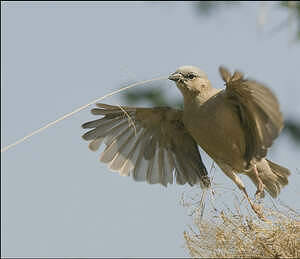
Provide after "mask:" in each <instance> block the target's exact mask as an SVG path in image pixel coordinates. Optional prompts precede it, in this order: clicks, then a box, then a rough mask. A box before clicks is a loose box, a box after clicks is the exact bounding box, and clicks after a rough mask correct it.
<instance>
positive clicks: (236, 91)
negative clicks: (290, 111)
mask: <svg viewBox="0 0 300 259" xmlns="http://www.w3.org/2000/svg"><path fill="white" fill-rule="evenodd" d="M220 74H221V77H222V78H223V80H224V81H225V83H226V91H225V93H226V98H228V100H230V101H231V102H232V103H233V105H234V107H235V108H236V110H237V113H238V115H239V117H240V120H241V124H242V127H243V128H244V131H245V140H246V152H245V159H246V161H247V162H248V164H249V163H250V161H251V160H252V159H253V158H255V159H257V160H260V159H261V158H263V157H265V156H266V154H267V149H268V147H270V146H271V145H272V142H273V140H274V139H275V138H276V137H277V136H278V135H279V133H280V131H281V129H282V127H283V117H282V114H281V112H280V110H279V104H278V101H277V99H276V97H275V96H274V94H273V93H272V92H271V91H270V90H269V89H268V88H267V87H265V86H264V85H262V84H260V83H258V82H256V81H254V80H250V79H245V78H244V76H243V74H242V73H241V72H239V71H236V72H234V74H233V75H231V74H230V72H228V70H227V69H226V68H224V67H220Z"/></svg>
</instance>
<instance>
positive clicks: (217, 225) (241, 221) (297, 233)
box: [184, 202, 300, 258]
mask: <svg viewBox="0 0 300 259" xmlns="http://www.w3.org/2000/svg"><path fill="white" fill-rule="evenodd" d="M201 204H202V203H201ZM244 206H245V205H243V203H242V202H241V203H239V206H237V207H236V208H235V209H234V210H232V209H229V208H227V209H226V208H225V209H223V210H217V209H215V208H214V209H212V210H210V211H209V213H206V215H205V216H203V207H202V205H199V206H198V208H197V209H196V210H195V213H194V214H193V219H194V223H195V226H196V227H193V228H192V227H191V228H190V231H187V232H184V238H185V241H186V247H187V249H188V251H189V254H190V256H191V257H198V258H199V257H200V258H201V257H204V258H207V257H214V258H254V257H255V258H300V215H299V213H297V212H296V211H294V210H292V209H290V208H288V207H282V209H278V207H277V206H276V207H274V206H272V208H265V207H263V211H264V214H265V216H266V217H267V218H268V219H269V222H264V221H262V220H260V219H259V218H257V216H256V215H255V214H253V213H249V211H247V209H246V210H245V207H244Z"/></svg>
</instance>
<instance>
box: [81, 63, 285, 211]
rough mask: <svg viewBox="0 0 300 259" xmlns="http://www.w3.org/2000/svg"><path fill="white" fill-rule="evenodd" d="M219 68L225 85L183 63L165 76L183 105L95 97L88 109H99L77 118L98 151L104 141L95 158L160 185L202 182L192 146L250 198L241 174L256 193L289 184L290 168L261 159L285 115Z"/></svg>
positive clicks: (205, 179)
mask: <svg viewBox="0 0 300 259" xmlns="http://www.w3.org/2000/svg"><path fill="white" fill-rule="evenodd" d="M219 73H220V75H221V78H222V79H223V81H224V85H225V88H224V89H217V88H214V87H213V86H212V84H211V82H210V81H209V79H208V77H207V75H206V73H205V72H204V71H202V70H201V69H200V68H198V67H195V66H181V67H179V68H178V69H177V70H176V71H175V72H174V73H171V74H170V75H169V77H168V79H169V80H171V81H174V82H175V84H176V86H177V88H178V89H179V90H180V92H181V94H182V96H183V109H182V110H179V109H174V108H172V107H153V108H142V107H129V106H116V105H115V106H114V105H108V104H103V103H97V104H96V106H97V108H94V109H92V110H91V113H92V114H94V115H101V116H102V117H101V118H100V119H97V120H93V121H89V122H86V123H84V124H83V125H82V127H83V128H84V129H89V131H87V132H86V133H85V134H83V136H82V137H83V139H85V140H87V141H90V143H89V148H90V149H91V150H92V151H97V150H98V149H99V147H100V145H101V144H102V143H105V145H106V148H105V149H104V151H103V152H102V154H101V156H100V161H102V162H104V163H107V164H108V166H109V168H110V169H111V170H112V171H117V172H119V174H120V175H122V176H129V175H131V176H132V177H133V179H134V180H135V181H146V182H148V183H150V184H156V183H160V184H162V185H163V186H167V185H168V184H172V183H177V184H180V185H183V184H186V183H188V184H189V185H191V186H194V185H200V186H201V187H202V188H208V187H210V186H211V180H210V177H209V176H208V172H207V169H206V167H205V165H204V163H203V161H202V158H201V155H200V152H199V149H198V146H200V147H201V148H202V150H204V151H205V152H206V153H207V154H208V155H209V156H210V157H211V158H212V160H213V161H214V162H215V163H216V164H217V165H218V166H219V167H220V169H221V170H222V171H223V172H224V173H225V175H226V176H228V177H229V178H230V179H231V180H232V181H233V182H234V183H235V184H236V185H237V187H238V188H239V189H240V190H241V191H242V192H243V193H244V195H245V196H246V198H247V199H248V201H249V203H250V205H251V207H252V209H253V210H254V211H255V212H256V213H257V214H258V215H261V212H260V211H259V209H258V207H257V206H256V204H254V203H253V202H252V200H251V199H250V198H249V195H248V193H247V191H246V187H245V185H244V183H243V182H242V180H241V179H240V177H239V176H238V175H239V174H245V175H247V176H248V177H249V178H250V179H251V180H252V182H253V183H254V184H255V185H256V186H257V190H256V193H255V196H256V198H262V197H264V195H265V190H266V191H267V192H268V193H269V194H270V195H271V196H272V197H274V198H275V197H277V196H278V195H279V193H280V190H281V189H282V187H284V186H285V185H287V184H288V176H289V175H290V171H289V169H287V168H285V167H283V166H281V165H278V164H276V163H274V162H272V161H270V160H268V159H267V158H266V156H267V152H268V149H269V148H270V147H271V145H272V144H273V141H274V140H275V139H276V138H277V137H278V135H279V134H280V132H281V130H282V128H283V124H284V123H283V116H282V113H281V111H280V106H279V103H278V100H277V98H276V97H275V95H274V94H273V93H272V91H271V90H270V89H269V88H268V87H266V86H265V85H263V84H262V83H259V82H257V81H255V80H252V79H249V78H246V77H245V76H244V74H243V73H242V72H240V71H238V70H236V71H235V72H234V73H233V74H231V73H230V72H229V70H228V69H227V68H225V67H224V66H220V67H219Z"/></svg>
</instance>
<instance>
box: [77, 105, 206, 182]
mask: <svg viewBox="0 0 300 259" xmlns="http://www.w3.org/2000/svg"><path fill="white" fill-rule="evenodd" d="M97 106H98V107H99V108H95V109H92V110H91V112H92V114H94V115H102V116H104V117H103V118H101V119H98V120H94V121H90V122H87V123H84V124H83V125H82V127H83V128H85V129H86V128H88V129H91V130H90V131H88V132H86V133H85V134H84V135H83V136H82V137H83V138H84V139H85V140H90V141H91V142H90V144H89V148H90V149H91V150H93V151H96V150H98V148H99V147H100V145H101V143H102V142H104V143H105V144H106V148H105V150H104V151H103V153H102V154H101V156H100V161H102V162H104V163H108V166H109V168H110V169H111V170H113V171H118V172H119V173H120V175H125V176H128V175H129V174H130V173H131V175H132V176H133V178H134V180H136V181H147V182H148V183H151V184H154V183H161V184H162V185H164V186H166V185H167V184H168V183H170V184H172V183H173V181H174V180H173V179H174V175H175V177H176V182H177V183H178V184H185V183H189V184H190V185H194V184H197V183H200V184H201V185H202V186H203V187H208V186H209V185H210V180H209V178H208V176H207V171H206V169H205V166H204V164H203V162H202V159H201V156H200V153H199V150H198V146H197V144H196V142H195V141H194V139H193V138H192V137H191V135H190V134H189V133H188V132H187V131H186V129H185V128H184V125H183V123H182V111H179V110H175V109H172V108H169V107H158V108H134V107H126V106H111V105H106V104H101V103H98V104H97Z"/></svg>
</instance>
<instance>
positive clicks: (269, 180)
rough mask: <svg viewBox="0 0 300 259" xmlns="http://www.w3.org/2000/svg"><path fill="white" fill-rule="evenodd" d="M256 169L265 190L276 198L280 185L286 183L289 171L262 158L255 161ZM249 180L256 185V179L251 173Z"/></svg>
mask: <svg viewBox="0 0 300 259" xmlns="http://www.w3.org/2000/svg"><path fill="white" fill-rule="evenodd" d="M257 169H258V174H259V177H260V179H261V180H262V182H263V184H264V185H265V187H266V190H267V192H268V193H269V194H270V195H271V196H272V197H273V198H276V197H277V196H278V194H279V193H280V190H281V188H282V187H284V186H285V185H287V184H288V176H289V175H290V174H291V173H290V171H289V170H288V169H287V168H285V167H283V166H280V165H278V164H275V163H273V162H272V161H270V160H267V159H262V160H261V161H260V162H258V163H257ZM249 176H250V178H251V180H252V181H253V182H254V183H255V184H256V185H257V180H256V179H255V177H254V175H252V173H250V174H249Z"/></svg>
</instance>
